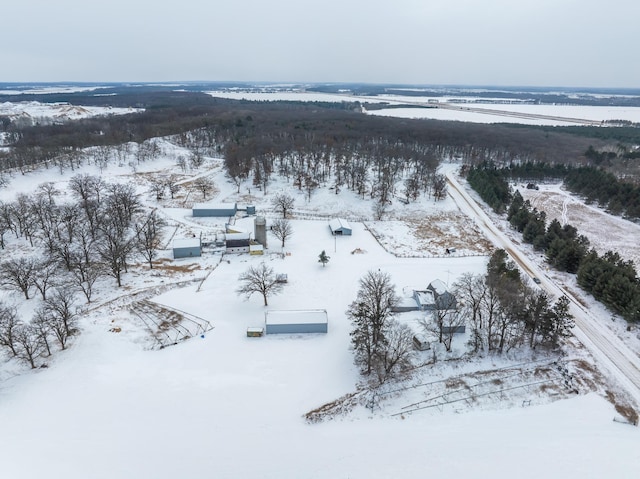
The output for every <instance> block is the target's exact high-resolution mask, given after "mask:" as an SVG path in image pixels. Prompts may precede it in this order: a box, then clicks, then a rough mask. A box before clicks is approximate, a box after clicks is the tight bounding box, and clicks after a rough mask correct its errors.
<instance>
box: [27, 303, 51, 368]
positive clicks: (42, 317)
mask: <svg viewBox="0 0 640 479" xmlns="http://www.w3.org/2000/svg"><path fill="white" fill-rule="evenodd" d="M31 325H32V326H33V328H34V332H35V333H36V334H37V335H38V337H39V338H40V341H41V342H42V344H43V345H44V347H45V349H46V350H47V356H51V344H50V343H49V337H50V336H51V326H50V319H49V313H47V311H46V310H45V308H38V309H36V311H35V313H34V315H33V318H32V319H31Z"/></svg>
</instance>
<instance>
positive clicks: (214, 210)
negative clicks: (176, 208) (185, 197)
mask: <svg viewBox="0 0 640 479" xmlns="http://www.w3.org/2000/svg"><path fill="white" fill-rule="evenodd" d="M237 211H238V204H237V203H233V204H231V203H196V204H194V205H193V209H192V212H193V216H195V217H225V216H235V214H236V212H237Z"/></svg>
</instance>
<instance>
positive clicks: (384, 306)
mask: <svg viewBox="0 0 640 479" xmlns="http://www.w3.org/2000/svg"><path fill="white" fill-rule="evenodd" d="M398 301H399V298H398V296H397V295H396V292H395V286H394V285H393V283H392V282H391V277H390V276H389V274H388V273H385V272H382V271H380V270H378V271H369V272H368V273H367V274H366V275H365V276H363V277H362V278H361V279H360V288H359V290H358V294H357V297H356V299H355V301H353V302H352V303H351V304H350V305H349V308H348V309H347V317H348V318H349V319H350V320H351V324H352V326H353V329H352V331H351V345H352V347H353V350H354V353H355V358H354V359H355V363H356V365H357V366H358V367H359V368H360V371H361V372H362V374H363V375H365V376H369V375H371V374H374V375H375V378H376V379H377V381H378V382H379V383H380V384H382V383H383V382H385V381H386V380H387V379H389V378H391V377H393V376H394V375H396V374H397V373H398V372H400V371H402V370H403V369H405V368H406V367H408V366H409V365H410V361H411V355H412V351H413V342H412V338H413V333H412V331H411V329H410V328H409V327H408V326H407V325H405V324H402V323H399V322H398V321H396V320H395V319H394V318H393V313H392V310H393V308H394V306H396V305H397V303H398Z"/></svg>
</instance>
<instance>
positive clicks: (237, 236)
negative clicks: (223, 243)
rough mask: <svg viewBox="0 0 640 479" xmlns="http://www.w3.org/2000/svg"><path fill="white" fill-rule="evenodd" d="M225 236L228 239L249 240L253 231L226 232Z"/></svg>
mask: <svg viewBox="0 0 640 479" xmlns="http://www.w3.org/2000/svg"><path fill="white" fill-rule="evenodd" d="M224 238H225V239H226V240H227V241H233V240H247V241H248V240H249V239H250V238H251V233H225V234H224Z"/></svg>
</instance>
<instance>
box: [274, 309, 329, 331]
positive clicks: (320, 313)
mask: <svg viewBox="0 0 640 479" xmlns="http://www.w3.org/2000/svg"><path fill="white" fill-rule="evenodd" d="M264 316H265V331H266V333H267V334H296V333H326V332H327V331H328V322H329V321H328V319H327V311H326V310H324V309H305V310H280V311H267V312H266V313H265V315H264Z"/></svg>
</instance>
